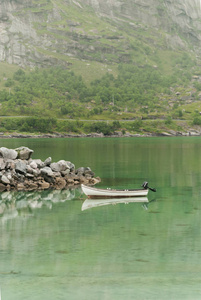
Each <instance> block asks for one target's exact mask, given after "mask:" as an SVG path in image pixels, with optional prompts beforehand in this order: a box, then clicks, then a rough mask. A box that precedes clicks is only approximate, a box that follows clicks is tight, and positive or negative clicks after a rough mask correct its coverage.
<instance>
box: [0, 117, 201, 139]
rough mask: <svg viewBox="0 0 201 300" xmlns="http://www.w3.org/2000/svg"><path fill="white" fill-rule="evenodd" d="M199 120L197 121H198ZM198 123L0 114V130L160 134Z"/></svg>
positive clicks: (197, 126)
mask: <svg viewBox="0 0 201 300" xmlns="http://www.w3.org/2000/svg"><path fill="white" fill-rule="evenodd" d="M200 124H201V123H200ZM200 124H193V122H192V121H191V122H190V121H181V120H180V121H178V120H172V119H170V118H169V119H166V120H141V119H136V120H133V121H112V120H110V121H93V120H85V121H84V120H65V119H63V120H61V119H56V118H37V117H1V118H0V132H1V134H4V135H6V134H10V133H14V132H15V133H21V134H22V133H29V134H48V133H49V134H53V133H61V134H71V133H73V134H89V133H103V134H104V135H106V136H109V135H112V134H114V133H115V132H121V134H123V135H124V134H126V133H128V132H129V133H132V134H140V135H144V134H161V133H164V132H166V133H169V134H175V133H187V132H189V131H192V130H197V131H200Z"/></svg>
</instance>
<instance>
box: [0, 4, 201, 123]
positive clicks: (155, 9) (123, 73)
mask: <svg viewBox="0 0 201 300" xmlns="http://www.w3.org/2000/svg"><path fill="white" fill-rule="evenodd" d="M200 46H201V7H200V1H199V0H185V1H184V0H183V1H182V0H178V1H177V2H176V3H175V1H171V0H164V1H162V0H150V1H148V3H147V1H144V0H126V1H121V0H111V1H106V0H104V1H100V0H82V1H73V0H39V1H38V0H35V1H27V0H17V1H16V0H15V1H14V0H9V1H2V2H1V3H0V67H1V68H0V104H1V106H0V115H8V116H19V115H21V116H23V115H36V116H43V117H56V118H62V119H63V118H64V119H65V118H67V119H68V118H79V119H86V118H87V119H96V120H99V119H106V120H107V119H113V120H122V119H136V118H140V119H156V118H159V119H168V118H171V119H184V120H190V121H191V122H195V120H196V123H199V122H200V120H199V112H200V111H201V105H200V103H201V102H200V100H201V93H200V92H201V71H200V66H201V53H200ZM49 68H50V70H48V69H49ZM54 69H55V70H54ZM20 70H21V71H22V70H23V71H22V73H20V72H21V71H20ZM45 70H47V71H45ZM58 70H59V71H58ZM62 70H63V71H62ZM63 72H64V73H63ZM67 73H68V74H67ZM61 74H62V75H63V77H61V76H60V75H61ZM80 76H81V77H80ZM72 81H74V86H73V84H72Z"/></svg>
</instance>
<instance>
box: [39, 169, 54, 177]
mask: <svg viewBox="0 0 201 300" xmlns="http://www.w3.org/2000/svg"><path fill="white" fill-rule="evenodd" d="M40 171H41V175H46V176H49V177H54V172H53V171H52V169H51V168H50V167H44V168H42V169H41V170H40Z"/></svg>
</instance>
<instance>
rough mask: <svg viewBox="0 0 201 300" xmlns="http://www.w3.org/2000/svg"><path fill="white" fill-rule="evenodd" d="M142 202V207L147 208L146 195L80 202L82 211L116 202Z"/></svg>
mask: <svg viewBox="0 0 201 300" xmlns="http://www.w3.org/2000/svg"><path fill="white" fill-rule="evenodd" d="M137 202H138V203H139V202H140V203H142V204H143V207H144V208H145V209H147V207H148V206H147V203H149V201H148V198H147V197H133V198H112V199H86V200H85V201H84V202H83V204H82V211H83V210H86V209H90V208H93V207H98V206H104V205H115V204H118V203H124V204H129V203H137Z"/></svg>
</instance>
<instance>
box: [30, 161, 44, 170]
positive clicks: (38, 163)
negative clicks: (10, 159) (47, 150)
mask: <svg viewBox="0 0 201 300" xmlns="http://www.w3.org/2000/svg"><path fill="white" fill-rule="evenodd" d="M32 162H35V163H36V165H37V168H39V169H41V168H44V167H45V164H44V162H43V161H42V160H41V159H33V160H32V161H31V163H30V166H31V167H32V168H33V166H32Z"/></svg>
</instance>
